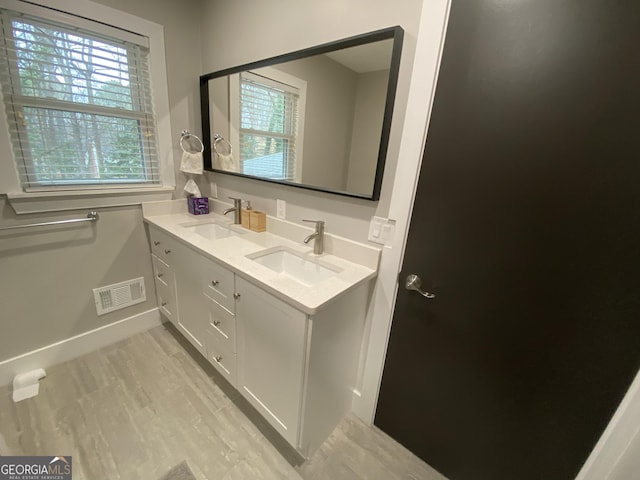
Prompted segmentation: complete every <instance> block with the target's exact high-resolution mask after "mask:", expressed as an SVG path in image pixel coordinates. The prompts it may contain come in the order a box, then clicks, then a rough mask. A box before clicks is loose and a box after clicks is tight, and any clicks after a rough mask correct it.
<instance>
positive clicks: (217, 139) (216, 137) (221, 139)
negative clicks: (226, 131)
mask: <svg viewBox="0 0 640 480" xmlns="http://www.w3.org/2000/svg"><path fill="white" fill-rule="evenodd" d="M220 142H225V143H226V144H227V147H228V148H229V153H226V154H225V153H222V154H221V153H220V152H219V151H218V148H217V147H216V145H218V143H220ZM213 151H214V152H216V153H217V154H218V155H231V153H232V149H231V143H229V140H226V139H225V138H224V137H223V136H222V135H218V134H217V133H216V134H215V135H214V136H213Z"/></svg>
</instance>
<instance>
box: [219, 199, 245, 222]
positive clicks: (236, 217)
mask: <svg viewBox="0 0 640 480" xmlns="http://www.w3.org/2000/svg"><path fill="white" fill-rule="evenodd" d="M229 198H230V199H231V200H233V207H231V208H227V209H226V210H225V211H224V212H222V214H223V215H226V214H227V213H229V212H234V214H233V223H235V224H236V225H238V224H240V223H241V222H240V211H241V210H242V199H240V198H235V197H229Z"/></svg>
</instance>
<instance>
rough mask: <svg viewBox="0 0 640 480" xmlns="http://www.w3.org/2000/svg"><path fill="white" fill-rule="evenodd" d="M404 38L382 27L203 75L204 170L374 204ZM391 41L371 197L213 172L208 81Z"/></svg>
mask: <svg viewBox="0 0 640 480" xmlns="http://www.w3.org/2000/svg"><path fill="white" fill-rule="evenodd" d="M403 38H404V30H403V29H402V27H400V26H395V27H389V28H384V29H382V30H376V31H374V32H369V33H364V34H361V35H356V36H353V37H349V38H345V39H342V40H336V41H333V42H329V43H324V44H322V45H317V46H314V47H310V48H305V49H303V50H297V51H295V52H291V53H286V54H283V55H277V56H275V57H271V58H267V59H265V60H259V61H256V62H251V63H247V64H245V65H239V66H237V67H232V68H227V69H224V70H220V71H217V72H212V73H207V74H204V75H201V76H200V108H201V116H202V143H203V144H204V151H203V159H204V169H205V170H207V171H210V172H217V173H224V174H227V175H235V176H238V177H243V178H251V179H254V180H260V181H263V182H269V183H276V184H280V185H287V186H292V187H297V188H304V189H307V190H316V191H320V192H327V193H333V194H336V195H343V196H347V197H354V198H362V199H365V200H373V201H377V200H379V199H380V190H381V188H382V177H383V174H384V166H385V162H386V158H387V150H388V147H389V134H390V131H391V120H392V118H393V106H394V103H395V98H396V90H397V86H398V76H399V72H400V56H401V54H402V41H403ZM388 39H393V47H392V52H391V64H390V68H389V82H388V85H387V98H386V100H385V108H384V117H383V120H382V132H381V135H380V149H379V150H378V162H377V166H376V174H375V179H374V184H373V192H372V194H371V196H368V195H359V194H355V193H349V192H345V191H341V190H332V189H327V188H322V187H319V186H315V185H307V184H303V183H293V182H285V181H281V180H272V179H267V178H262V177H257V176H253V175H246V174H244V173H238V172H227V171H224V170H217V169H214V168H213V167H212V161H211V121H210V112H209V80H212V79H214V78H219V77H224V76H227V75H231V74H235V73H240V72H243V71H246V70H250V69H254V68H260V67H267V66H270V65H275V64H278V63H283V62H289V61H292V60H299V59H301V58H305V57H310V56H313V55H322V54H324V53H328V52H332V51H336V50H342V49H344V48H350V47H356V46H359V45H364V44H367V43H373V42H378V41H381V40H388Z"/></svg>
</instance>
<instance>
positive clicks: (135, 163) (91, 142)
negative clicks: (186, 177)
mask: <svg viewBox="0 0 640 480" xmlns="http://www.w3.org/2000/svg"><path fill="white" fill-rule="evenodd" d="M0 24H1V25H0V26H1V27H2V38H1V41H2V44H1V45H0V84H1V85H2V95H3V100H4V105H5V110H6V114H7V119H8V123H9V133H10V137H11V142H12V147H13V152H14V157H15V160H16V168H17V171H18V176H19V178H20V182H21V183H22V186H23V188H24V189H25V190H27V191H28V190H33V189H42V188H45V189H47V188H52V187H55V188H78V187H81V188H87V187H91V186H99V187H101V188H104V187H105V186H109V185H112V186H118V187H122V186H123V184H124V185H125V186H126V185H140V184H158V183H160V178H159V177H160V175H159V164H158V159H157V154H156V133H155V120H154V114H153V102H152V96H151V81H150V74H149V63H148V62H149V58H148V57H149V51H148V48H146V47H145V46H142V45H138V44H135V43H131V42H128V41H125V40H122V39H119V38H116V37H111V36H108V35H104V34H103V33H96V32H92V31H89V30H87V29H84V28H80V27H77V26H75V25H70V24H66V23H60V22H58V21H54V20H50V19H47V18H39V17H34V16H31V15H26V14H22V13H18V12H13V11H10V10H0Z"/></svg>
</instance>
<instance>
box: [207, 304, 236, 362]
mask: <svg viewBox="0 0 640 480" xmlns="http://www.w3.org/2000/svg"><path fill="white" fill-rule="evenodd" d="M204 298H205V301H206V303H207V308H208V310H209V323H208V325H207V330H208V331H210V332H211V333H212V334H213V335H214V336H216V337H217V338H218V341H219V342H220V343H222V344H224V345H226V348H227V350H229V351H230V352H233V353H235V352H236V318H235V316H234V315H233V314H232V313H231V312H229V311H228V310H227V309H226V308H223V307H221V306H220V305H219V304H218V303H217V302H214V301H213V300H211V299H210V298H209V297H207V296H206V295H204Z"/></svg>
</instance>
